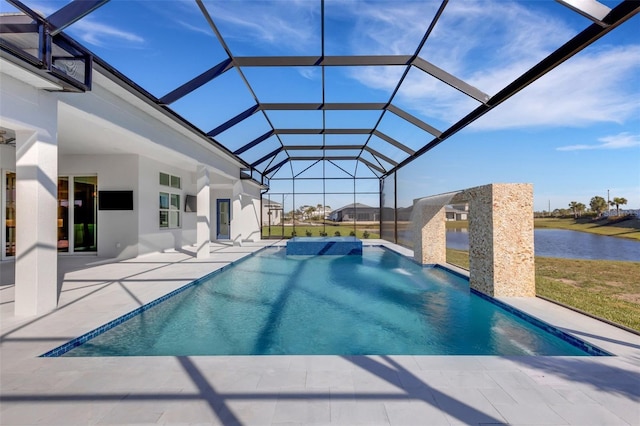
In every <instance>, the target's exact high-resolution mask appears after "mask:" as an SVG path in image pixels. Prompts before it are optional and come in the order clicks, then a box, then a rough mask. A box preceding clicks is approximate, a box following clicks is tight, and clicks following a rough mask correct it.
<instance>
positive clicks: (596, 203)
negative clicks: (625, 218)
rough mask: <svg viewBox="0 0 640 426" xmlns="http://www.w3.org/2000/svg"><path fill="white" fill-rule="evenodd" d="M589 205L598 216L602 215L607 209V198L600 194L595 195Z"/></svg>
mask: <svg viewBox="0 0 640 426" xmlns="http://www.w3.org/2000/svg"><path fill="white" fill-rule="evenodd" d="M589 207H591V210H593V211H594V212H596V214H597V215H598V217H600V216H602V212H603V211H605V210H606V209H607V200H605V199H604V198H602V197H600V196H599V195H596V196H595V197H593V198H591V201H590V202H589Z"/></svg>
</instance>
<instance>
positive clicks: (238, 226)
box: [231, 180, 260, 241]
mask: <svg viewBox="0 0 640 426" xmlns="http://www.w3.org/2000/svg"><path fill="white" fill-rule="evenodd" d="M231 203H232V211H234V212H235V213H234V214H233V216H232V221H231V239H232V240H233V241H246V240H253V241H257V240H259V239H260V188H259V187H258V186H257V185H255V184H253V183H251V182H250V181H246V180H240V181H238V182H237V183H236V184H235V185H234V187H233V198H232V200H231Z"/></svg>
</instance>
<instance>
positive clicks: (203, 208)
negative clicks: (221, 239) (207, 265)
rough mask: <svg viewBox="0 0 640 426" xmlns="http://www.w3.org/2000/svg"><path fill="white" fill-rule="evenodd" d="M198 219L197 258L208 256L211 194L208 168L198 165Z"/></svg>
mask: <svg viewBox="0 0 640 426" xmlns="http://www.w3.org/2000/svg"><path fill="white" fill-rule="evenodd" d="M197 174H198V182H197V186H198V201H197V205H198V219H197V225H196V241H197V258H198V259H205V258H208V257H209V251H210V249H209V243H210V242H211V196H210V192H211V191H210V189H209V184H210V181H209V170H208V169H207V168H206V167H205V166H198V172H197Z"/></svg>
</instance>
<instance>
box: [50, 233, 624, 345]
mask: <svg viewBox="0 0 640 426" xmlns="http://www.w3.org/2000/svg"><path fill="white" fill-rule="evenodd" d="M363 247H378V248H382V249H385V250H389V251H391V252H393V253H395V254H397V255H399V256H402V257H403V258H405V259H407V260H410V261H412V262H413V263H415V264H417V265H419V266H421V267H424V268H436V269H442V270H444V271H447V272H449V273H451V274H453V275H455V276H458V277H461V278H464V279H466V280H467V281H468V280H469V274H468V273H465V271H464V270H460V269H459V268H455V267H454V268H451V267H449V266H453V265H441V264H434V265H421V264H420V263H419V262H417V261H416V260H415V259H414V258H413V257H410V256H408V255H407V254H405V253H401V252H400V251H398V250H397V249H394V248H391V247H388V246H387V245H385V244H375V243H373V244H366V245H365V244H363ZM274 248H277V249H278V250H282V249H284V248H285V247H284V246H283V245H282V244H273V245H269V246H265V247H262V248H260V249H258V250H256V251H254V252H252V253H250V254H248V255H247V256H244V257H242V258H240V259H238V260H235V261H231V262H229V263H228V264H227V265H224V266H222V267H221V268H219V269H217V270H215V271H212V272H210V273H208V274H206V275H204V276H202V277H200V278H198V279H196V280H193V281H191V282H189V283H187V284H185V285H183V286H181V287H179V288H177V289H175V290H173V291H170V292H169V293H167V294H165V295H163V296H160V297H158V298H156V299H154V300H152V301H150V302H148V303H146V304H144V305H142V306H139V307H138V308H136V309H134V310H132V311H130V312H127V313H125V314H124V315H121V316H119V317H118V318H115V319H113V320H111V321H109V322H107V323H105V324H103V325H101V326H99V327H97V328H94V329H93V330H90V331H88V332H86V333H84V334H82V335H80V336H78V337H76V338H74V339H72V340H70V341H68V342H66V343H63V344H62V345H59V346H57V347H55V348H53V349H51V350H49V351H47V352H45V353H43V354H42V355H40V356H39V357H41V358H57V357H60V356H62V355H64V354H65V353H67V352H69V351H71V350H72V349H74V348H76V347H78V346H81V345H82V344H84V343H86V342H88V341H90V340H91V339H93V338H94V337H97V336H99V335H101V334H103V333H105V332H106V331H108V330H110V329H112V328H114V327H116V326H118V325H120V324H122V323H124V322H126V321H128V320H129V319H131V318H133V317H135V316H137V315H140V314H141V313H143V312H145V311H147V310H149V309H151V308H153V307H155V306H157V305H158V304H160V303H162V302H164V301H166V300H168V299H170V298H172V297H173V296H175V295H177V294H179V293H182V292H184V291H185V290H187V289H189V288H191V287H194V286H196V285H198V284H201V283H202V282H204V281H207V280H209V279H210V278H212V277H214V276H216V275H217V274H220V273H222V272H224V271H226V270H228V269H229V268H230V267H232V266H235V265H238V264H239V263H242V262H243V261H245V260H247V259H250V258H251V257H253V256H255V255H257V254H258V253H260V252H262V251H264V250H267V249H274ZM313 256H317V255H313ZM323 256H324V255H323ZM469 291H470V294H474V295H476V296H478V297H480V298H481V299H483V300H485V301H488V302H489V303H493V304H494V305H496V306H498V307H499V308H501V309H502V310H504V311H506V312H508V313H510V314H511V315H514V316H516V317H517V318H520V319H521V320H523V321H525V322H527V323H529V324H531V325H532V326H534V327H536V328H538V329H541V330H543V331H545V332H547V333H549V334H551V335H553V336H555V337H557V338H559V339H562V340H564V341H565V342H567V343H569V344H570V345H572V346H574V347H576V348H578V349H580V350H582V351H583V352H585V353H586V354H587V356H614V354H612V353H610V352H608V351H606V350H604V349H602V348H600V347H598V346H597V345H594V344H591V343H589V342H587V341H585V340H583V339H580V338H578V337H575V336H573V335H571V334H570V333H567V332H565V331H563V330H561V329H560V328H558V327H556V326H554V325H552V324H550V323H548V322H545V321H543V320H541V319H540V318H537V317H535V316H533V315H531V314H528V313H526V312H524V311H522V310H520V309H518V308H516V307H514V306H511V305H509V304H508V303H505V302H503V301H500V300H498V299H496V298H494V297H491V296H488V295H486V294H484V293H482V292H480V291H477V290H475V289H473V288H469ZM292 355H295V354H292ZM437 355H439V356H457V355H449V354H437ZM229 356H230V355H229ZM247 356H253V355H247ZM255 356H260V355H255ZM337 356H342V355H337ZM425 356H430V355H429V354H427V355H425ZM472 356H473V355H472ZM478 356H479V355H478ZM495 356H501V355H495ZM535 356H544V355H535Z"/></svg>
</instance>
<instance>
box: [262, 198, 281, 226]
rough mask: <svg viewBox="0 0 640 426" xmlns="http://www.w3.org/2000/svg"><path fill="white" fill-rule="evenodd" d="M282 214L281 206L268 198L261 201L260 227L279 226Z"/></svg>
mask: <svg viewBox="0 0 640 426" xmlns="http://www.w3.org/2000/svg"><path fill="white" fill-rule="evenodd" d="M283 214H284V213H283V210H282V204H280V203H278V202H276V201H273V200H270V199H268V198H263V199H262V226H273V225H280V224H281V223H282V219H283Z"/></svg>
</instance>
